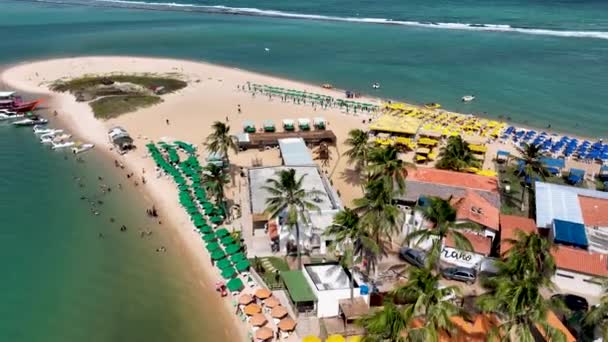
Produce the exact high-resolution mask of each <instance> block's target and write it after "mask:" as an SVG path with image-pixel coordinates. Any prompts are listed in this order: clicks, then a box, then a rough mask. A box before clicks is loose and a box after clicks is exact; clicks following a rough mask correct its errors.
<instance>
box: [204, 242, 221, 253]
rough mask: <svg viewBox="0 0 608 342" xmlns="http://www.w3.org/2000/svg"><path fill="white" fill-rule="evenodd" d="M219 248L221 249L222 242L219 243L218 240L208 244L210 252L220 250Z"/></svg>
mask: <svg viewBox="0 0 608 342" xmlns="http://www.w3.org/2000/svg"><path fill="white" fill-rule="evenodd" d="M218 249H220V244H219V243H217V242H209V243H208V244H207V250H208V251H209V252H213V251H216V250H218Z"/></svg>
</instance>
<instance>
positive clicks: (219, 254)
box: [211, 249, 226, 260]
mask: <svg viewBox="0 0 608 342" xmlns="http://www.w3.org/2000/svg"><path fill="white" fill-rule="evenodd" d="M225 256H226V254H224V251H222V250H221V249H216V250H215V252H213V253H211V259H212V260H220V259H223V258H224V257H225Z"/></svg>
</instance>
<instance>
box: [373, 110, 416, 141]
mask: <svg viewBox="0 0 608 342" xmlns="http://www.w3.org/2000/svg"><path fill="white" fill-rule="evenodd" d="M421 124H422V121H420V120H419V119H416V118H413V117H409V116H405V117H397V116H393V115H382V116H381V117H379V118H378V119H376V121H374V122H373V123H372V124H371V125H370V126H369V130H370V131H371V132H372V134H374V135H378V134H380V133H388V134H390V136H391V138H409V139H414V138H415V137H416V133H417V132H418V129H419V128H420V125H421ZM395 142H397V141H396V140H395ZM408 142H410V141H408Z"/></svg>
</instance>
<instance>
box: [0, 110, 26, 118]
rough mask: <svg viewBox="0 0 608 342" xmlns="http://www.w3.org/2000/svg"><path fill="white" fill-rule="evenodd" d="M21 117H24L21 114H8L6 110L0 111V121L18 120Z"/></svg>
mask: <svg viewBox="0 0 608 342" xmlns="http://www.w3.org/2000/svg"><path fill="white" fill-rule="evenodd" d="M23 116H24V115H23V114H21V113H16V112H10V111H8V110H7V111H2V112H0V121H6V120H14V119H19V118H22V117H23Z"/></svg>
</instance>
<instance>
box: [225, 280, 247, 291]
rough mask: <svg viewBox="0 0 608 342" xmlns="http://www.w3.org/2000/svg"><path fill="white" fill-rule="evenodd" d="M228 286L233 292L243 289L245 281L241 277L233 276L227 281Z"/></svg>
mask: <svg viewBox="0 0 608 342" xmlns="http://www.w3.org/2000/svg"><path fill="white" fill-rule="evenodd" d="M226 287H227V288H228V290H230V291H231V292H234V291H241V290H242V289H243V281H242V280H241V279H240V278H232V279H230V280H229V281H228V282H227V283H226Z"/></svg>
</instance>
